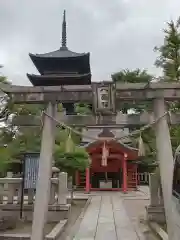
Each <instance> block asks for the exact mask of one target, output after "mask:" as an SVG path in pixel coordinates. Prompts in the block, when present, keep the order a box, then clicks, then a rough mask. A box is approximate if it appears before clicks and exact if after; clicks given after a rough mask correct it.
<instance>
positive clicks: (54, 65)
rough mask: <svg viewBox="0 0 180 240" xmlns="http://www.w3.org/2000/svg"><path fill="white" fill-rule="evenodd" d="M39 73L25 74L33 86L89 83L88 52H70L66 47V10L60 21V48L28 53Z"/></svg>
mask: <svg viewBox="0 0 180 240" xmlns="http://www.w3.org/2000/svg"><path fill="white" fill-rule="evenodd" d="M29 56H30V58H31V60H32V61H33V63H34V65H35V66H36V68H37V70H38V71H39V73H40V75H34V74H32V75H31V74H27V76H28V78H29V80H30V81H31V83H32V84H33V85H34V86H59V85H87V84H91V69H90V53H76V52H72V51H70V50H69V49H68V47H67V37H66V12H65V11H64V15H63V23H62V45H61V47H60V49H58V50H56V51H53V52H49V53H45V54H31V53H30V54H29Z"/></svg>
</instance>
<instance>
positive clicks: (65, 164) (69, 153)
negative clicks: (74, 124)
mask: <svg viewBox="0 0 180 240" xmlns="http://www.w3.org/2000/svg"><path fill="white" fill-rule="evenodd" d="M65 132H66V133H68V132H67V131H65ZM65 132H63V133H65ZM64 137H65V136H64ZM64 140H65V139H64ZM54 160H55V166H56V167H58V168H59V169H60V170H61V171H65V172H67V173H68V176H69V177H70V178H71V181H72V188H71V202H72V200H73V192H74V188H75V173H76V171H85V169H86V168H87V167H88V166H89V163H90V161H89V155H88V153H87V152H86V150H85V149H84V148H81V147H79V146H77V145H75V144H74V142H73V140H72V138H71V133H68V134H67V135H66V140H65V141H63V142H61V143H60V145H57V144H56V145H55V151H54Z"/></svg>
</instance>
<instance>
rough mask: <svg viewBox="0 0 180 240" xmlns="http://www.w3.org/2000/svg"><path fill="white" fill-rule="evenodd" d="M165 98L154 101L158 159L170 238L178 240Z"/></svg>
mask: <svg viewBox="0 0 180 240" xmlns="http://www.w3.org/2000/svg"><path fill="white" fill-rule="evenodd" d="M165 113H166V109H165V102H164V98H157V99H155V100H154V115H155V119H159V120H157V122H156V123H155V134H156V148H157V159H158V162H159V168H160V177H161V183H162V192H163V198H164V208H165V216H166V223H167V231H168V237H169V239H170V240H178V239H179V237H178V236H177V233H176V231H175V219H174V214H173V212H174V209H173V203H172V182H173V168H174V161H173V153H172V146H171V138H170V133H169V127H168V122H167V115H165V116H164V117H162V116H163V115H164V114H165Z"/></svg>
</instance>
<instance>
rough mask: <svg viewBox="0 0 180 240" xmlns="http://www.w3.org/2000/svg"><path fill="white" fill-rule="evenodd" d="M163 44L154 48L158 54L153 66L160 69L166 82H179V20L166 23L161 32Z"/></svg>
mask: <svg viewBox="0 0 180 240" xmlns="http://www.w3.org/2000/svg"><path fill="white" fill-rule="evenodd" d="M163 32H164V34H165V36H164V44H163V45H162V46H160V47H155V49H154V50H155V51H156V52H157V53H159V57H158V58H157V60H156V62H155V65H156V66H157V67H160V68H162V70H163V73H164V77H165V80H166V81H179V77H180V18H179V19H178V20H177V21H176V22H174V21H172V20H171V21H170V22H168V23H167V28H166V29H164V30H163Z"/></svg>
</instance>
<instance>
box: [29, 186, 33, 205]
mask: <svg viewBox="0 0 180 240" xmlns="http://www.w3.org/2000/svg"><path fill="white" fill-rule="evenodd" d="M33 202H34V189H28V204H29V205H32V204H33Z"/></svg>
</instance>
